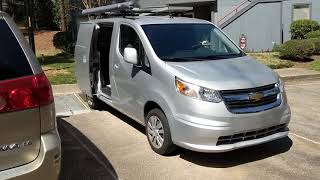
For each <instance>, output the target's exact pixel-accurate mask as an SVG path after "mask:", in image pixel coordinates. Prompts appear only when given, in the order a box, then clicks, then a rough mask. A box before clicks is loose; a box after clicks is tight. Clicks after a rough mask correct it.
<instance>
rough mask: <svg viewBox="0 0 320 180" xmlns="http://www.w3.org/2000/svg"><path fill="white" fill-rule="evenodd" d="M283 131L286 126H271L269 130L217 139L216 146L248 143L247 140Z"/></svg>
mask: <svg viewBox="0 0 320 180" xmlns="http://www.w3.org/2000/svg"><path fill="white" fill-rule="evenodd" d="M285 129H286V125H285V124H281V125H277V126H272V127H269V128H265V129H260V130H256V131H250V132H245V133H239V134H234V135H231V136H221V137H219V139H218V142H217V146H219V145H227V144H234V143H237V142H242V141H248V140H253V139H259V138H263V137H266V136H270V135H272V134H276V133H279V132H284V131H285Z"/></svg>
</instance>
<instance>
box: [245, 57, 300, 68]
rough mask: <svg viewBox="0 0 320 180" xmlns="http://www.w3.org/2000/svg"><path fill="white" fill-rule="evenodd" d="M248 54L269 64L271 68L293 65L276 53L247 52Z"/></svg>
mask: <svg viewBox="0 0 320 180" xmlns="http://www.w3.org/2000/svg"><path fill="white" fill-rule="evenodd" d="M248 55H249V56H252V57H254V58H255V59H257V60H258V61H260V62H261V63H262V64H265V65H267V66H269V67H270V68H271V69H282V68H290V67H293V66H294V65H295V63H294V62H292V61H289V60H282V59H280V57H279V54H278V53H248Z"/></svg>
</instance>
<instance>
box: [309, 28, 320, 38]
mask: <svg viewBox="0 0 320 180" xmlns="http://www.w3.org/2000/svg"><path fill="white" fill-rule="evenodd" d="M306 38H307V39H311V38H320V30H317V31H312V32H309V33H307V34H306Z"/></svg>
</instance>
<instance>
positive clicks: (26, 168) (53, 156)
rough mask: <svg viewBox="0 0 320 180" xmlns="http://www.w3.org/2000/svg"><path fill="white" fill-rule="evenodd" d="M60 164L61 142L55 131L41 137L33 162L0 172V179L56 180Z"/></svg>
mask: <svg viewBox="0 0 320 180" xmlns="http://www.w3.org/2000/svg"><path fill="white" fill-rule="evenodd" d="M60 164H61V141H60V137H59V134H58V132H57V130H53V131H50V132H48V133H46V134H42V135H41V147H40V152H39V155H38V157H37V159H35V160H34V161H33V162H31V163H28V164H26V165H23V166H19V167H15V168H12V169H8V170H5V171H1V172H0V179H15V180H20V179H21V180H36V179H46V180H57V179H58V177H59V173H60Z"/></svg>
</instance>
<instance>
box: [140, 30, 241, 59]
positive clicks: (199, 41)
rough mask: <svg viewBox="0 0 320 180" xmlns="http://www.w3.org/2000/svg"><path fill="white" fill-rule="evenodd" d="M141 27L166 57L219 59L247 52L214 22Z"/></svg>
mask: <svg viewBox="0 0 320 180" xmlns="http://www.w3.org/2000/svg"><path fill="white" fill-rule="evenodd" d="M142 28H143V30H144V31H145V34H146V35H147V37H148V39H149V41H150V43H151V45H152V47H153V49H154V51H155V52H156V54H157V55H158V57H159V58H160V59H162V60H164V61H195V60H217V59H228V58H234V57H241V56H244V55H245V54H244V53H243V52H242V51H241V50H240V49H239V48H238V47H237V46H236V45H235V44H234V43H233V42H232V41H231V40H230V39H229V38H227V37H226V36H225V35H224V34H223V33H222V32H221V31H220V30H219V29H218V28H216V27H215V26H213V25H211V24H151V25H143V26H142Z"/></svg>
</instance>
